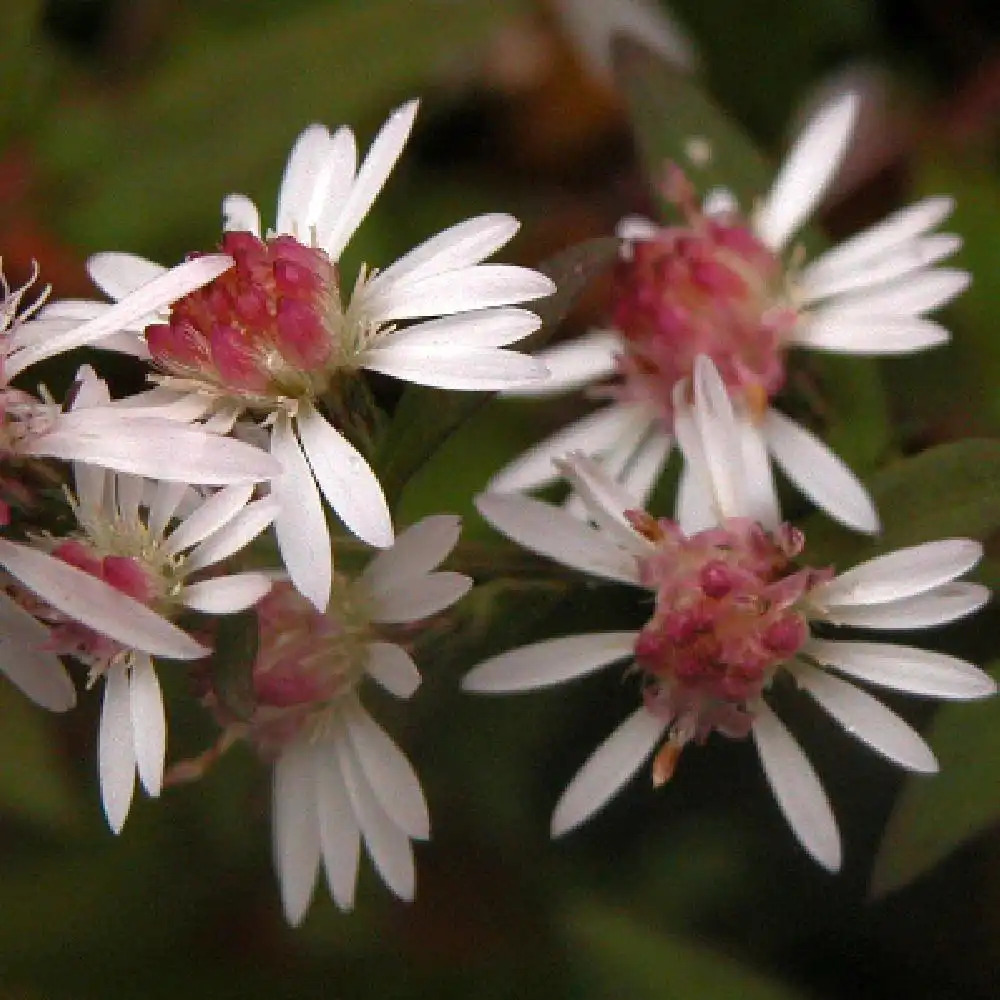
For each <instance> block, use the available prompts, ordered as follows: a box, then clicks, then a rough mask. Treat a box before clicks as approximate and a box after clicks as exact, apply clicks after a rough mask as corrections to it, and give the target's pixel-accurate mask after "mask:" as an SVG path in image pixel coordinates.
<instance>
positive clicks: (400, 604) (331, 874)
mask: <svg viewBox="0 0 1000 1000" xmlns="http://www.w3.org/2000/svg"><path fill="white" fill-rule="evenodd" d="M459 531H460V526H459V519H458V518H457V517H454V516H451V515H439V516H435V517H427V518H425V519H424V520H422V521H420V522H419V523H417V524H415V525H414V526H413V527H411V528H409V529H407V530H406V531H404V532H403V533H402V534H400V535H399V537H398V538H397V539H396V542H395V544H394V545H393V546H392V547H391V548H388V549H385V550H384V551H382V552H380V553H379V554H378V555H376V556H375V558H374V559H372V560H371V561H370V562H369V563H368V565H367V567H366V568H365V570H364V571H363V572H362V573H361V574H360V575H359V576H358V577H357V579H356V580H353V581H351V580H348V579H347V578H346V576H345V575H344V574H342V573H338V575H337V578H336V580H335V581H334V587H333V594H332V597H331V600H330V604H329V607H328V608H327V610H326V612H325V613H324V614H319V613H318V612H317V611H316V610H315V608H314V607H313V606H312V605H311V604H310V603H309V602H307V601H306V600H305V599H304V598H303V597H301V596H300V595H299V594H297V593H296V592H295V591H294V590H293V589H292V588H291V587H290V586H288V585H282V584H277V585H276V586H275V588H274V590H273V591H272V592H271V593H270V594H269V595H268V596H267V597H266V598H265V599H264V600H263V601H262V602H261V603H260V605H259V606H258V609H257V610H258V619H259V631H260V637H261V641H260V649H259V653H258V658H257V662H256V663H255V664H254V668H253V685H254V696H255V698H256V709H255V711H254V713H253V717H252V718H251V720H250V721H249V722H248V723H246V724H243V723H240V724H237V727H236V728H237V729H238V730H239V734H240V735H243V736H245V737H246V738H248V739H250V740H252V741H254V742H255V743H256V744H257V745H258V746H259V747H260V749H261V750H262V751H263V752H264V753H266V754H267V755H268V756H273V757H274V758H275V765H274V778H273V797H274V803H273V819H272V823H273V834H274V863H275V868H276V870H277V873H278V880H279V883H280V887H281V897H282V901H283V904H284V910H285V915H286V916H287V918H288V921H289V923H291V924H298V923H299V922H300V921H301V920H302V918H303V917H304V916H305V913H306V910H307V909H308V907H309V902H310V900H311V898H312V894H313V889H314V886H315V882H316V877H317V874H318V872H319V868H320V864H321V863H322V865H323V867H324V868H325V871H326V881H327V885H328V886H329V889H330V893H331V895H332V896H333V898H334V901H335V902H336V903H337V905H338V906H339V907H340V908H341V909H342V910H350V909H351V908H352V907H353V905H354V891H355V883H356V879H357V870H358V857H359V851H360V845H361V842H362V841H364V844H365V847H366V850H367V852H368V854H369V856H370V857H371V859H372V861H373V863H374V865H375V867H376V869H377V870H378V872H379V874H380V875H381V877H382V880H383V881H384V882H385V884H386V885H387V886H388V887H389V888H390V889H391V890H392V891H393V892H394V893H395V894H396V895H397V896H399V897H400V898H401V899H405V900H409V899H412V898H413V894H414V889H415V873H414V863H413V850H412V847H411V845H410V841H411V840H426V839H427V838H428V837H429V836H430V820H429V817H428V813H427V804H426V802H425V801H424V796H423V792H422V791H421V788H420V782H419V780H418V779H417V776H416V774H415V773H414V771H413V768H412V767H411V765H410V763H409V761H407V759H406V757H405V756H404V755H403V754H402V752H401V751H400V750H399V749H398V748H397V747H396V745H395V744H394V743H393V741H392V740H391V738H390V737H389V736H388V735H387V734H386V733H385V732H384V731H383V730H382V729H381V728H380V727H379V725H378V724H377V723H376V722H375V721H374V720H373V719H372V718H371V716H370V715H369V714H368V712H367V711H366V709H365V708H364V707H363V706H362V704H361V701H360V699H359V695H358V687H359V685H360V684H361V682H362V681H363V680H364V679H365V678H366V677H371V678H373V679H374V680H375V681H377V682H378V683H379V684H380V685H381V686H382V687H383V688H384V689H385V690H386V691H388V692H389V693H390V694H393V695H395V696H396V697H398V698H409V697H410V696H411V695H412V694H413V693H414V691H416V689H417V686H418V685H419V683H420V674H419V673H418V672H417V668H416V666H415V665H414V663H413V660H412V659H411V658H410V655H409V653H407V651H406V650H405V649H404V648H403V647H402V646H401V645H398V644H397V643H395V642H392V641H388V639H387V637H386V636H385V631H386V626H390V627H391V626H392V625H396V624H401V625H405V629H403V630H402V633H401V634H402V635H405V636H410V637H412V636H413V634H414V627H415V626H416V623H418V622H420V620H421V619H424V618H427V617H428V616H430V615H434V614H437V613H438V612H440V611H444V610H445V609H446V608H449V607H451V605H453V604H454V603H455V602H456V601H458V600H459V599H460V598H461V597H462V596H463V595H464V594H465V593H466V592H467V591H468V589H469V587H470V586H471V585H472V581H471V580H470V579H469V578H468V577H465V576H462V575H461V574H459V573H451V572H439V571H436V570H437V567H438V566H439V565H440V563H441V562H442V561H443V560H444V559H445V558H446V557H447V555H448V554H449V553H450V552H451V550H452V549H453V548H454V546H455V543H456V542H457V541H458V536H459ZM390 637H391V632H390Z"/></svg>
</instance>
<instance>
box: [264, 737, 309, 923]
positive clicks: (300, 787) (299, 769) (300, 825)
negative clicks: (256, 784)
mask: <svg viewBox="0 0 1000 1000" xmlns="http://www.w3.org/2000/svg"><path fill="white" fill-rule="evenodd" d="M317 749H318V748H317V747H315V746H313V745H312V744H310V743H309V742H308V741H307V740H305V739H300V740H298V741H296V742H295V743H293V744H292V745H291V746H288V747H286V748H285V749H284V750H283V751H282V752H281V755H280V756H279V757H278V759H277V760H276V761H275V764H274V776H273V780H272V786H271V787H272V797H273V805H272V816H271V825H272V829H273V832H274V867H275V869H276V870H277V872H278V884H279V886H280V887H281V901H282V904H283V906H284V910H285V917H286V919H287V920H288V922H289V923H290V924H291V925H292V926H293V927H294V926H297V925H298V924H300V923H301V922H302V918H303V917H304V916H305V914H306V910H307V909H308V908H309V901H310V900H311V899H312V894H313V888H314V886H315V884H316V875H317V874H318V872H319V859H320V844H319V819H318V816H317V809H316V787H315V780H314V765H313V760H312V756H313V754H315V753H316V752H317Z"/></svg>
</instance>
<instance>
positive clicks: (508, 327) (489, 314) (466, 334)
mask: <svg viewBox="0 0 1000 1000" xmlns="http://www.w3.org/2000/svg"><path fill="white" fill-rule="evenodd" d="M541 325H542V321H541V320H540V319H539V318H538V317H537V316H536V315H535V314H534V313H533V312H529V311H528V310H527V309H517V308H515V307H513V306H511V307H508V308H506V309H477V310H475V311H473V312H465V313H458V314H457V315H454V316H442V317H441V318H440V319H429V320H426V321H425V322H423V323H414V324H413V325H412V326H407V327H404V328H403V329H402V330H395V331H393V332H392V333H390V334H386V335H385V336H384V337H381V338H380V339H379V345H380V346H384V347H388V346H395V345H401V346H407V347H452V348H455V349H465V348H471V347H475V348H483V347H506V346H507V345H508V344H515V343H517V341H519V340H523V339H524V338H525V337H527V336H528V335H529V334H531V333H534V332H535V330H537V329H538V328H539V327H540V326H541Z"/></svg>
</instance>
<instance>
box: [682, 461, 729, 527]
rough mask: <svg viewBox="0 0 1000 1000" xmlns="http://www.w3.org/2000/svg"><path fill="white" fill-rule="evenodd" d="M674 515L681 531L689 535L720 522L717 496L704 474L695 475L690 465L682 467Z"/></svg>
mask: <svg viewBox="0 0 1000 1000" xmlns="http://www.w3.org/2000/svg"><path fill="white" fill-rule="evenodd" d="M674 517H675V518H676V519H677V524H678V525H679V526H680V529H681V531H683V532H684V534H685V535H687V536H689V537H690V536H691V535H694V534H697V533H698V532H699V531H705V530H706V529H707V528H714V527H715V526H716V525H717V524H718V523H719V515H718V513H717V511H716V505H715V498H714V497H713V496H712V494H711V492H710V491H709V488H708V482H707V480H706V479H705V477H704V476H697V475H695V474H694V473H693V472H692V471H691V467H690V466H689V465H685V467H684V468H683V469H681V477H680V481H679V482H678V483H677V500H676V503H675V507H674Z"/></svg>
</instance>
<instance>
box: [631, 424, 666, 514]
mask: <svg viewBox="0 0 1000 1000" xmlns="http://www.w3.org/2000/svg"><path fill="white" fill-rule="evenodd" d="M673 445H674V439H673V436H672V435H671V434H667V433H666V432H665V431H664V430H662V429H661V428H660V426H659V424H657V425H655V426H654V427H651V428H650V431H649V434H648V435H647V436H646V439H645V440H644V441H643V443H642V444H641V445H640V447H639V450H638V451H637V452H635V453H634V454H633V456H632V459H631V461H630V462H629V463H628V464H627V465H626V467H625V471H624V472H623V473H622V475H621V476H620V482H621V484H622V486H623V487H624V488H625V489H626V490H628V492H629V493H631V494H632V496H634V497H635V498H636V499H637V500H638V502H639V506H641V507H645V506H646V503H647V501H648V500H649V498H650V495H651V494H652V492H653V489H654V488H655V487H656V484H657V483H658V482H659V480H660V476H662V475H663V470H664V469H665V468H666V467H667V460H668V459H669V458H670V452H671V450H672V448H673Z"/></svg>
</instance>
